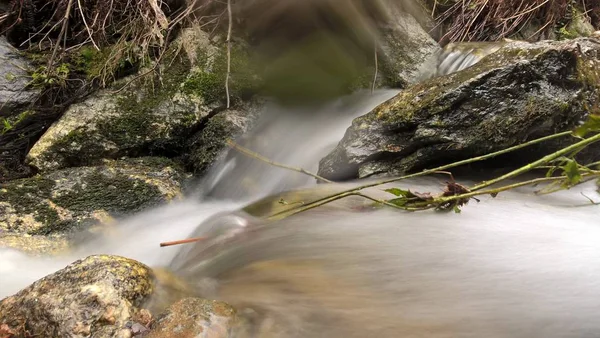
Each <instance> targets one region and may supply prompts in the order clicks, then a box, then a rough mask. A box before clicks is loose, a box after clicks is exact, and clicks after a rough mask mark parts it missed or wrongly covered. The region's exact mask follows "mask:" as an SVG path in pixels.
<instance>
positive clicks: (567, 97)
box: [319, 38, 600, 180]
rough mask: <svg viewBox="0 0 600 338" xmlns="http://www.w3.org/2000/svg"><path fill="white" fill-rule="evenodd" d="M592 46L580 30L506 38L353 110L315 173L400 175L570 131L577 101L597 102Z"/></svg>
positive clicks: (542, 150) (598, 62)
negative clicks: (569, 36) (556, 38)
mask: <svg viewBox="0 0 600 338" xmlns="http://www.w3.org/2000/svg"><path fill="white" fill-rule="evenodd" d="M580 51H583V52H584V53H585V54H586V55H587V56H586V57H582V56H581V55H580ZM599 52H600V42H599V41H598V40H594V39H589V38H580V39H575V40H567V41H560V42H551V41H544V42H539V43H534V44H531V43H526V42H512V43H510V44H508V45H506V46H505V47H503V48H502V49H500V50H499V51H497V52H496V53H493V54H491V55H489V56H487V57H485V58H484V59H482V60H481V61H480V62H479V63H478V64H476V65H474V66H473V67H470V68H468V69H465V70H463V71H460V72H457V73H454V74H451V75H447V76H443V77H439V78H435V79H431V80H429V81H426V82H424V83H421V84H418V85H416V86H414V87H411V88H409V89H407V90H405V91H403V92H401V93H400V94H398V95H397V96H396V97H394V98H392V99H391V100H389V101H387V102H385V103H383V104H381V105H379V106H378V107H377V108H375V109H374V110H373V111H371V112H370V113H368V114H366V115H364V116H362V117H359V118H357V119H355V120H354V121H353V123H352V126H351V127H350V128H349V129H348V130H347V131H346V134H345V136H344V138H343V139H342V141H341V142H340V143H339V144H338V146H337V147H336V148H335V149H334V150H333V151H332V152H331V153H330V154H329V155H328V156H326V157H325V158H324V159H322V160H321V162H320V168H319V175H321V176H324V177H326V178H329V179H334V180H343V179H350V178H355V177H366V176H369V175H374V174H403V173H406V172H410V171H415V170H420V169H423V168H431V167H433V166H435V165H440V164H444V163H448V162H452V161H456V160H461V159H466V158H470V157H473V156H478V155H483V154H487V153H490V152H493V151H497V150H501V149H504V148H507V147H510V146H514V145H516V144H520V143H522V142H525V141H527V140H531V139H534V138H538V137H542V136H546V135H550V134H553V133H556V132H560V131H565V130H569V129H571V128H573V127H575V126H577V125H578V124H579V123H581V122H582V120H584V119H585V118H586V116H587V109H586V108H585V107H584V105H585V104H587V106H588V107H594V104H597V103H598V101H599V100H598V97H599V96H598V94H597V88H598V86H600V83H598V78H600V75H598V71H597V70H598V69H600V68H599V66H600V59H599ZM570 142H572V139H564V140H560V141H557V142H552V143H546V144H544V145H542V146H540V147H537V148H536V147H534V148H528V149H527V151H524V152H520V153H518V154H514V155H508V158H506V159H505V161H506V162H505V163H504V164H506V165H510V164H513V165H514V164H517V163H518V162H520V163H526V162H529V161H532V160H535V159H538V158H539V157H540V156H542V155H543V154H547V153H548V152H550V151H553V150H556V149H557V147H562V146H565V145H566V144H568V143H570ZM596 155H597V154H596Z"/></svg>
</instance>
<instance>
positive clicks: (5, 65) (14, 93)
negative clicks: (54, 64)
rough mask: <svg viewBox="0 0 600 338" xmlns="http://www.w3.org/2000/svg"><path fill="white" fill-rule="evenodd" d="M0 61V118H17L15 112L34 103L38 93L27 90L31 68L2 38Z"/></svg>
mask: <svg viewBox="0 0 600 338" xmlns="http://www.w3.org/2000/svg"><path fill="white" fill-rule="evenodd" d="M0 61H2V62H1V64H2V66H0V116H3V117H9V116H17V115H18V114H19V113H20V111H16V110H18V109H20V108H23V107H25V106H27V105H29V104H31V103H32V102H33V101H35V100H36V99H37V98H38V96H39V94H40V91H39V90H37V89H30V88H27V85H28V84H29V82H30V81H31V77H30V76H29V73H28V70H31V69H32V66H31V64H30V63H29V61H28V60H27V59H25V58H24V57H23V56H21V55H19V52H18V51H17V50H16V49H15V48H14V47H13V46H11V45H10V43H8V41H6V38H5V37H4V36H1V37H0ZM0 128H1V126H0ZM0 130H1V129H0Z"/></svg>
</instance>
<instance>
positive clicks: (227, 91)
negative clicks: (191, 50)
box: [225, 0, 233, 109]
mask: <svg viewBox="0 0 600 338" xmlns="http://www.w3.org/2000/svg"><path fill="white" fill-rule="evenodd" d="M227 18H228V19H229V25H228V27H227V74H226V75H225V93H226V94H227V109H229V107H230V104H231V99H230V97H229V76H230V74H231V30H232V28H233V15H232V13H231V0H227Z"/></svg>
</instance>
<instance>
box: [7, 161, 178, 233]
mask: <svg viewBox="0 0 600 338" xmlns="http://www.w3.org/2000/svg"><path fill="white" fill-rule="evenodd" d="M186 177H187V176H186V175H185V174H182V173H181V171H180V170H179V168H178V167H177V165H175V164H174V163H173V162H171V161H169V160H167V159H162V158H137V159H127V160H121V161H108V162H106V163H105V164H104V165H101V166H95V167H79V168H69V169H64V170H59V171H55V172H52V173H49V174H45V175H38V176H36V177H32V178H25V179H20V180H14V181H9V182H7V183H4V184H1V185H0V236H1V235H2V233H4V234H27V235H49V234H56V233H62V232H65V231H69V230H73V229H77V228H80V227H82V226H86V225H93V224H94V223H102V222H104V221H105V220H106V219H110V217H114V216H121V215H125V214H129V213H132V212H136V211H139V210H142V209H144V208H147V207H150V206H154V205H157V204H160V203H164V202H168V201H170V200H172V199H174V198H178V197H179V196H180V195H181V193H182V192H181V188H182V183H183V181H184V180H185V179H186Z"/></svg>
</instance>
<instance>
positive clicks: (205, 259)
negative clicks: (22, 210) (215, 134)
mask: <svg viewBox="0 0 600 338" xmlns="http://www.w3.org/2000/svg"><path fill="white" fill-rule="evenodd" d="M395 93H396V91H378V92H376V93H374V94H373V95H371V94H369V93H360V94H356V95H353V96H350V97H347V98H344V99H340V100H339V101H336V102H334V103H331V104H329V105H326V106H324V107H320V108H314V109H309V110H310V111H307V112H299V111H293V110H284V109H283V108H279V109H277V108H276V107H275V106H271V107H270V108H269V110H267V112H265V115H264V116H263V119H261V121H260V122H259V124H258V126H257V127H256V128H255V129H254V132H253V133H251V134H249V135H246V136H245V137H244V139H242V140H240V143H242V144H243V145H245V146H247V147H249V148H251V149H252V150H254V151H256V152H258V153H260V154H262V155H265V156H266V157H269V158H270V159H272V160H274V161H277V162H281V163H285V164H287V165H291V166H296V167H302V168H305V169H308V170H312V171H316V166H317V163H318V161H319V159H320V158H321V157H322V156H323V155H325V154H326V153H327V152H328V151H329V150H330V149H331V148H333V146H335V143H336V142H337V141H338V140H339V139H341V137H342V135H343V133H344V131H345V129H346V128H347V127H348V125H349V124H350V121H351V120H352V118H354V117H355V116H358V115H361V114H364V113H366V112H367V111H369V110H370V109H372V108H373V107H374V106H376V105H377V104H379V103H381V102H382V101H385V100H386V99H388V98H390V97H392V96H393V95H394V94H395ZM303 113H304V114H303ZM442 183H443V179H440V178H421V179H418V180H411V181H409V182H405V183H403V184H405V185H407V186H408V187H410V188H412V189H414V190H416V191H420V192H425V191H439V189H440V188H441V187H442ZM311 185H312V186H314V180H313V179H311V178H308V177H306V176H303V175H302V174H298V173H295V172H291V171H287V170H285V169H280V168H275V167H272V166H270V165H268V164H265V163H262V162H260V161H257V160H255V159H249V158H246V157H244V156H242V155H239V154H237V153H234V152H231V153H230V154H229V155H228V156H226V157H225V158H224V159H223V160H222V161H221V162H220V163H217V164H216V165H215V167H214V169H213V170H212V171H211V173H210V174H209V175H208V176H207V177H206V179H205V181H204V182H203V184H202V186H201V187H200V191H201V192H202V194H201V195H202V196H203V197H202V198H197V197H195V198H190V199H187V200H185V201H182V202H176V203H173V204H170V205H166V206H161V207H158V208H156V209H154V210H149V211H146V212H143V213H140V214H138V215H135V216H132V217H131V218H129V219H125V220H122V221H121V222H120V223H119V224H118V225H116V226H115V229H114V231H110V232H107V233H106V234H103V235H102V237H100V238H95V239H93V240H91V241H86V242H85V243H82V245H81V246H80V247H78V248H76V249H74V250H73V252H72V253H70V254H68V255H64V256H61V257H53V258H36V257H29V256H27V255H24V254H21V253H18V252H16V251H14V250H8V249H0V262H1V264H0V276H1V277H0V297H4V296H7V295H10V294H12V293H14V292H16V291H18V290H19V289H20V288H23V287H25V286H26V285H28V284H30V283H31V282H33V281H34V280H36V279H38V278H40V277H43V276H44V275H47V274H49V273H51V272H53V271H55V270H58V269H60V268H62V267H64V266H65V265H67V264H68V263H70V262H72V261H73V260H75V259H79V258H82V257H85V256H87V255H90V254H94V253H104V254H117V255H122V256H126V257H130V258H134V259H137V260H139V261H141V262H143V263H146V264H148V265H151V266H165V265H166V266H169V267H170V268H172V269H173V270H174V271H175V272H176V273H177V274H179V275H181V276H182V277H184V278H185V280H187V281H188V282H190V283H191V284H192V285H193V286H195V287H196V290H197V291H198V294H199V295H201V296H204V297H207V298H215V299H221V300H224V301H227V302H230V303H231V304H232V305H234V306H235V307H237V308H238V309H240V310H241V313H242V314H244V315H247V316H250V317H251V319H252V318H254V319H253V320H250V321H251V322H252V323H251V325H250V328H251V329H248V330H251V331H246V332H242V333H240V335H243V334H246V335H248V336H261V335H262V333H263V332H265V330H266V331H268V332H269V333H270V334H271V337H364V336H365V335H367V334H376V335H377V336H380V337H397V336H398V335H402V334H404V335H406V336H411V337H412V336H428V337H507V336H510V337H582V336H594V335H597V333H598V332H600V322H599V321H598V320H597V318H596V313H598V311H600V302H599V301H598V300H599V299H600V269H598V268H597V264H598V262H599V261H600V241H599V240H598V239H599V238H600V226H598V219H600V208H599V207H598V206H597V205H592V204H591V203H590V201H589V200H588V199H587V198H586V197H584V196H582V195H585V196H588V197H590V198H592V199H596V200H598V199H599V198H598V195H597V194H596V192H595V189H596V187H595V185H594V184H592V183H589V184H586V185H582V186H580V187H577V188H576V189H572V190H568V191H563V192H559V193H556V194H552V195H546V196H536V195H535V194H533V189H531V188H522V189H518V190H515V191H510V192H505V193H501V194H500V195H499V196H497V197H496V198H492V197H489V196H488V197H483V198H482V199H481V202H479V203H476V202H474V201H473V202H471V203H470V205H468V206H467V207H465V208H464V209H463V212H462V213H461V214H440V213H436V212H430V211H427V212H420V213H403V212H399V211H396V210H389V209H385V208H384V209H380V210H376V211H371V212H356V211H351V210H343V209H328V208H322V209H315V210H314V211H311V212H307V213H303V214H300V215H298V216H296V217H291V218H289V219H285V220H283V221H279V222H277V223H274V224H271V226H266V227H259V228H258V229H256V230H251V229H250V230H248V231H246V230H242V233H241V234H237V235H235V236H234V238H232V240H231V241H229V242H227V243H226V244H225V245H224V244H223V243H216V242H214V241H213V242H207V243H203V242H200V243H196V244H189V245H186V246H185V247H183V250H182V251H181V252H179V254H178V251H179V250H180V249H182V248H180V247H170V248H159V246H158V243H159V242H164V241H169V240H176V239H182V238H185V237H188V236H190V235H191V234H192V233H194V235H198V234H203V233H206V232H209V233H211V232H212V231H214V230H215V229H214V227H215V226H216V227H218V226H219V220H220V218H216V219H215V218H212V216H214V215H216V214H220V213H222V212H229V211H233V210H236V209H239V208H240V207H241V206H243V205H245V204H246V203H248V202H250V201H253V200H256V199H258V198H261V197H264V196H266V195H269V194H273V193H276V192H280V191H283V190H287V189H293V188H298V187H302V186H311ZM323 186H325V185H323ZM370 192H371V193H374V194H376V193H378V192H379V193H381V189H380V188H375V189H371V191H370ZM209 218H210V219H211V222H210V224H206V223H205V224H202V225H200V226H198V225H199V224H201V223H203V222H204V221H206V220H207V219H209ZM246 226H247V227H248V228H252V227H253V224H249V225H246ZM248 313H250V315H248ZM257 318H258V319H257Z"/></svg>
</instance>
